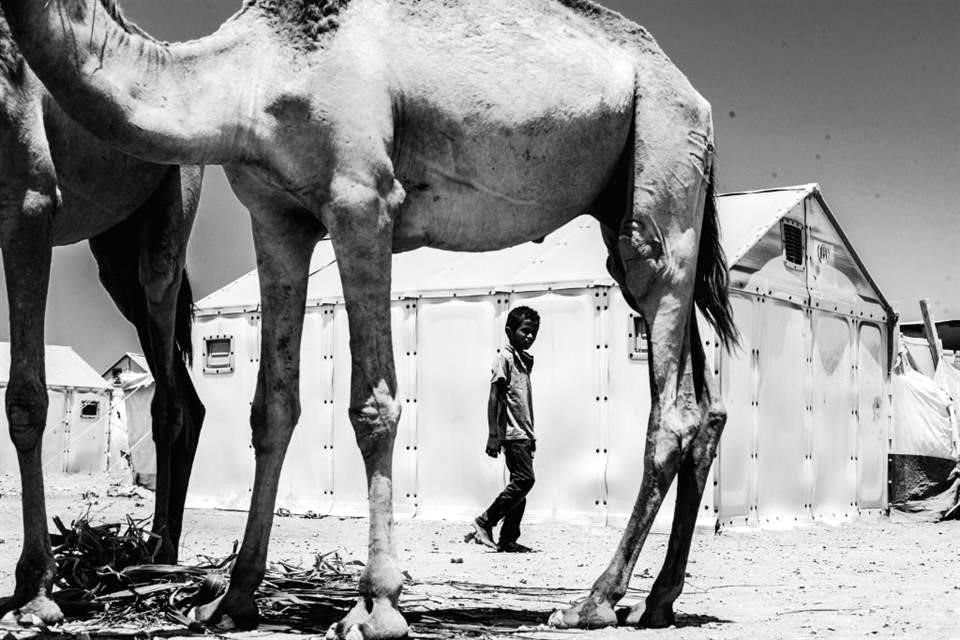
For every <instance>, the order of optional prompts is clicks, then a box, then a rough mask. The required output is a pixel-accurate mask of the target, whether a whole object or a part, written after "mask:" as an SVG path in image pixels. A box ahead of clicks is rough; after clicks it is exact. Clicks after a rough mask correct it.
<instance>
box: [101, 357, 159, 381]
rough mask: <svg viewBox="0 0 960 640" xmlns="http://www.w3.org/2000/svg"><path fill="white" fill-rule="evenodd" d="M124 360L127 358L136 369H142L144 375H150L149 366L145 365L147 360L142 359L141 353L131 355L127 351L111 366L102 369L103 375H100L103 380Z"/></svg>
mask: <svg viewBox="0 0 960 640" xmlns="http://www.w3.org/2000/svg"><path fill="white" fill-rule="evenodd" d="M124 358H129V359H130V361H131V362H133V363H134V364H135V365H137V366H138V367H140V369H142V371H143V372H144V373H150V366H149V365H148V364H147V359H146V358H145V357H144V355H143V354H142V353H133V352H131V351H127V352H126V353H124V354H123V355H122V356H120V357H119V358H117V359H116V361H115V362H114V363H113V364H111V365H110V366H109V367H107V368H106V369H104V370H103V373H102V374H101V377H103V378H107V377H109V376H110V375H111V374H112V373H113V370H114V369H116V368H117V365H119V364H120V363H121V362H123V360H124Z"/></svg>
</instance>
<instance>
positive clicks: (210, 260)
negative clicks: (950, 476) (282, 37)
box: [0, 0, 960, 369]
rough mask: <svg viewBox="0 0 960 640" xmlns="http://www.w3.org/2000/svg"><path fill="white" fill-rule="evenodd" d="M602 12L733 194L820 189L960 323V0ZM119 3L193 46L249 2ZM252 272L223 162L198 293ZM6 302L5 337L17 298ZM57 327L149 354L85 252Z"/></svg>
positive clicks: (886, 268) (610, 2) (201, 233)
mask: <svg viewBox="0 0 960 640" xmlns="http://www.w3.org/2000/svg"><path fill="white" fill-rule="evenodd" d="M478 1H480V0H478ZM605 4H606V5H607V6H609V7H611V8H613V9H617V10H619V11H621V12H623V13H624V14H625V15H627V16H628V17H630V18H633V19H634V20H636V21H637V22H639V23H640V24H643V25H644V26H646V27H647V28H648V29H649V30H650V31H651V32H652V33H653V35H654V36H655V37H656V38H657V40H658V41H659V43H660V45H661V46H662V47H663V48H664V49H665V50H666V52H667V53H668V55H670V57H671V58H672V59H673V61H674V62H675V63H676V64H677V66H679V67H680V69H681V70H683V71H684V72H685V73H686V74H687V76H688V77H689V78H690V79H691V81H692V82H693V84H694V86H696V87H697V89H698V90H699V91H700V92H701V93H702V94H703V95H704V96H705V97H706V98H707V99H708V100H710V102H711V104H712V105H713V108H714V121H715V125H716V130H717V139H718V148H719V152H720V157H719V164H718V179H719V181H720V188H721V190H722V191H733V190H742V189H758V188H765V187H773V186H783V185H790V184H799V183H807V182H819V183H820V184H821V186H822V188H823V193H824V197H825V198H826V200H827V202H828V203H829V204H830V206H831V208H832V209H833V211H834V213H836V215H837V217H838V218H839V219H840V223H841V224H842V225H843V227H844V229H845V231H846V232H847V234H848V235H849V236H850V238H851V240H852V242H853V244H854V245H855V246H856V248H857V250H858V252H859V253H860V255H861V257H862V258H863V260H864V262H865V263H866V265H867V267H868V269H869V270H870V271H871V273H872V275H873V276H874V278H875V279H876V280H877V282H878V284H879V286H880V287H881V289H883V291H884V293H885V294H886V295H887V297H888V298H889V299H891V300H892V301H894V302H895V304H898V306H899V309H900V311H901V314H902V315H903V316H904V317H905V318H906V319H912V318H915V317H917V316H918V315H919V310H918V308H917V303H916V301H917V299H918V298H919V297H922V296H927V297H930V298H932V299H933V300H934V311H935V313H936V315H937V316H938V317H940V318H946V317H947V316H955V317H960V259H958V258H957V253H958V252H957V248H958V247H960V204H958V198H957V196H958V194H960V2H957V0H843V1H838V0H802V1H801V0H793V1H786V0H762V1H761V0H754V1H751V2H746V1H739V2H731V1H728V0H643V2H639V1H638V0H606V2H605ZM122 5H123V7H124V8H125V10H126V13H127V15H128V16H129V17H131V18H132V19H134V20H135V21H137V22H138V23H139V24H140V25H141V26H143V27H145V28H146V29H147V30H148V31H150V32H151V33H153V34H154V35H156V36H157V37H160V38H163V39H166V40H180V39H186V38H193V37H199V36H202V35H204V34H206V33H209V32H211V31H213V30H214V29H215V28H216V26H217V25H218V24H219V23H220V22H222V21H223V20H224V19H225V18H227V17H228V16H229V15H230V14H231V13H233V12H234V11H235V10H236V9H237V8H238V7H239V6H240V2H239V0H189V1H188V0H123V1H122ZM242 78H243V76H242V72H241V73H240V74H239V75H238V80H239V81H242ZM598 241H599V240H598ZM253 267H254V258H253V249H252V241H251V236H250V223H249V220H248V217H247V213H246V211H245V210H244V209H243V208H242V207H241V206H240V204H239V203H238V202H237V200H236V199H235V198H234V196H233V195H232V193H231V192H230V190H229V187H228V186H227V184H226V180H225V179H224V177H223V173H222V171H221V170H220V169H219V168H215V167H212V168H210V169H208V171H207V180H206V182H205V185H204V191H203V197H202V200H201V208H200V212H199V218H198V221H197V224H196V227H195V232H194V234H193V237H192V239H191V243H190V251H189V255H188V268H189V270H190V274H191V278H192V279H193V283H194V291H195V294H196V296H197V298H199V297H202V296H204V295H207V294H208V293H210V292H211V291H214V290H215V289H217V288H219V287H221V286H223V285H224V284H226V283H227V282H230V281H231V280H233V279H234V278H236V277H238V276H240V275H242V274H243V273H245V272H247V271H249V270H250V269H252V268H253ZM2 307H3V308H2V309H0V313H2V317H3V321H2V322H3V324H2V332H0V338H2V339H7V335H8V331H7V320H6V300H5V296H4V300H3V303H2ZM46 327H47V342H48V343H50V344H68V345H71V346H73V347H74V348H75V349H76V350H77V351H78V352H79V353H80V354H81V355H82V356H83V357H85V358H86V359H87V360H88V361H89V362H90V363H91V364H92V365H93V366H94V367H95V368H98V369H102V368H104V367H106V366H108V365H109V364H111V363H112V362H113V361H114V360H115V359H116V358H118V357H119V356H120V354H121V353H122V352H123V351H127V350H132V351H138V350H139V346H138V344H137V341H136V337H135V335H134V333H133V331H132V330H131V329H129V328H128V326H127V325H126V323H125V321H124V320H123V319H122V318H121V317H120V315H119V312H117V311H116V310H115V308H114V307H113V305H112V303H111V302H110V300H109V298H108V297H107V296H106V294H105V293H103V292H102V289H101V288H100V286H99V284H98V282H97V276H96V267H95V265H94V263H93V261H92V259H91V258H90V257H89V250H88V248H87V245H86V243H81V244H78V245H74V246H71V247H66V248H61V249H58V250H57V251H56V253H55V258H54V272H53V277H52V282H51V291H50V298H49V303H48V309H47V321H46Z"/></svg>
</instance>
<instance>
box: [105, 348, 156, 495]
mask: <svg viewBox="0 0 960 640" xmlns="http://www.w3.org/2000/svg"><path fill="white" fill-rule="evenodd" d="M103 379H104V380H106V381H107V382H109V383H110V384H111V385H112V386H113V389H114V394H113V395H114V401H113V407H114V409H113V414H112V415H111V420H112V422H111V425H112V432H113V433H118V434H122V438H123V439H124V447H123V455H124V457H126V458H127V459H128V461H129V464H130V467H131V470H132V473H133V482H134V483H135V484H139V485H141V486H144V487H147V488H148V489H151V490H154V489H156V483H157V450H156V447H155V446H154V444H153V431H152V420H151V415H150V403H151V402H152V401H153V394H154V391H155V385H154V380H153V375H152V374H151V373H150V368H149V367H148V366H147V359H146V358H144V357H143V355H141V354H139V353H125V354H123V356H121V357H120V359H119V360H117V361H116V362H115V363H113V365H111V366H110V367H108V368H107V369H106V371H104V372H103Z"/></svg>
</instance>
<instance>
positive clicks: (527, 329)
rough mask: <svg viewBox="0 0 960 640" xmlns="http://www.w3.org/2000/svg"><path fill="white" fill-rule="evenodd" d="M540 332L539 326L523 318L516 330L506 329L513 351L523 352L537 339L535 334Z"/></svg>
mask: <svg viewBox="0 0 960 640" xmlns="http://www.w3.org/2000/svg"><path fill="white" fill-rule="evenodd" d="M538 331H540V325H539V324H538V323H536V322H534V321H533V320H530V319H529V318H524V319H523V320H522V321H521V322H520V324H519V325H518V326H517V328H516V329H510V327H507V338H508V339H509V340H510V344H511V345H513V348H514V349H520V350H521V351H525V350H527V349H529V348H530V345H532V344H533V341H534V340H536V339H537V332H538Z"/></svg>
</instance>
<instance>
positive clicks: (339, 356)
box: [331, 304, 368, 516]
mask: <svg viewBox="0 0 960 640" xmlns="http://www.w3.org/2000/svg"><path fill="white" fill-rule="evenodd" d="M351 369H352V365H351V360H350V330H349V326H348V324H347V311H346V308H345V307H344V306H343V305H342V304H338V305H336V307H335V308H334V312H333V444H332V445H331V447H332V448H331V451H332V452H333V456H332V458H331V460H332V463H333V513H335V514H337V515H343V516H362V515H366V514H367V513H368V509H367V472H366V470H365V468H364V465H363V456H361V455H360V449H359V448H358V447H357V438H356V436H355V435H354V433H353V425H352V424H351V423H350V415H349V413H348V411H349V409H350V376H351V373H352V372H351Z"/></svg>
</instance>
